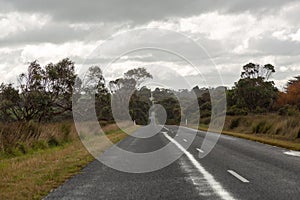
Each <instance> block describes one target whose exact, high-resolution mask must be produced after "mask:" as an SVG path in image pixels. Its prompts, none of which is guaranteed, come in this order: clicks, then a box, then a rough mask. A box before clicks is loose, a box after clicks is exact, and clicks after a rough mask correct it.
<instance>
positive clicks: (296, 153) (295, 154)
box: [283, 151, 300, 157]
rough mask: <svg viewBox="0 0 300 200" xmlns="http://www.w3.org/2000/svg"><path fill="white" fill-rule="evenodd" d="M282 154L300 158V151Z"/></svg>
mask: <svg viewBox="0 0 300 200" xmlns="http://www.w3.org/2000/svg"><path fill="white" fill-rule="evenodd" d="M283 153H284V154H286V155H290V156H297V157H300V151H285V152H283Z"/></svg>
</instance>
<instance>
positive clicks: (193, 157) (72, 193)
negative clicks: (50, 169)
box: [46, 126, 300, 200]
mask: <svg viewBox="0 0 300 200" xmlns="http://www.w3.org/2000/svg"><path fill="white" fill-rule="evenodd" d="M177 129H178V127H176V126H166V127H164V128H163V129H162V130H161V131H160V132H159V133H157V134H156V135H154V136H153V137H150V138H142V137H141V138H137V137H133V136H128V137H127V138H125V139H124V140H122V141H121V142H119V143H118V144H117V145H118V147H120V148H122V149H125V150H127V151H131V152H135V153H146V152H151V151H155V150H159V149H161V148H162V147H164V146H165V145H167V144H171V146H172V148H170V149H169V151H168V152H167V153H165V154H162V155H160V157H161V158H162V159H165V160H168V159H170V158H172V157H174V156H175V154H178V153H182V156H181V157H180V158H179V159H177V160H176V161H175V162H173V163H172V164H170V165H169V166H167V167H164V168H162V169H160V170H157V171H153V172H148V173H127V172H120V171H117V170H115V169H112V168H110V167H107V166H106V165H104V164H102V163H101V162H99V161H97V160H96V161H94V162H92V163H90V164H89V165H87V166H86V167H85V168H84V169H83V170H82V173H80V174H78V175H76V176H74V177H73V178H71V179H70V180H68V181H67V182H66V183H65V184H63V185H62V186H60V187H59V188H57V189H56V190H54V191H53V192H51V193H50V194H49V195H48V196H47V197H46V199H72V200H73V199H137V200H142V199H180V200H183V199H189V200H190V199H241V200H242V199H271V200H275V199H283V200H285V199H289V200H290V199H295V200H296V199H297V200H298V199H299V198H300V157H299V156H300V155H299V152H293V151H289V150H286V149H282V148H278V147H273V146H270V145H266V144H261V143H257V142H253V141H248V140H245V139H240V138H235V137H231V136H226V135H221V137H220V139H219V141H218V143H217V144H216V146H215V147H214V148H213V150H212V151H211V152H210V153H209V154H208V155H207V156H206V157H204V158H199V154H200V155H201V153H204V151H203V150H202V149H201V144H202V142H203V140H204V137H205V135H206V134H215V133H206V132H202V131H196V130H193V129H189V128H184V132H181V133H180V134H178V135H176V130H177ZM135 135H136V136H138V135H142V136H143V135H147V131H145V129H140V130H138V131H137V132H136V133H135ZM193 137H195V138H194V140H192V139H193ZM191 140H192V141H191ZM190 142H191V145H190V146H189V148H188V149H185V148H184V147H185V146H186V144H188V143H190ZM102 156H103V158H104V159H106V160H109V161H111V162H114V161H116V162H117V161H118V160H120V159H121V157H119V158H118V155H115V154H114V153H111V150H110V149H108V150H107V151H106V152H105V153H104V154H103V155H102ZM122 162H123V161H122ZM143 164H144V165H145V167H147V166H150V165H153V163H147V162H145V163H143ZM154 164H155V163H154ZM157 164H158V163H157Z"/></svg>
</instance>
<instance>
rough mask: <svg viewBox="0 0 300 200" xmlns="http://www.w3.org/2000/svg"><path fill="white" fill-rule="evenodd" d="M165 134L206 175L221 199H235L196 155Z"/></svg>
mask: <svg viewBox="0 0 300 200" xmlns="http://www.w3.org/2000/svg"><path fill="white" fill-rule="evenodd" d="M163 134H164V136H165V137H166V138H167V139H168V140H170V141H171V142H172V143H174V144H175V145H176V146H177V147H178V149H180V150H181V151H182V152H183V153H184V154H185V155H186V156H187V157H188V159H189V160H190V161H191V163H192V164H193V165H194V166H195V167H196V168H197V169H198V171H199V172H200V173H201V174H202V175H203V176H204V178H205V179H206V180H207V182H208V184H209V185H210V186H211V187H212V189H213V190H214V191H215V192H216V193H217V195H219V197H221V199H224V200H227V199H228V200H229V199H230V200H233V199H234V198H233V196H231V194H229V192H227V191H226V190H225V189H224V188H223V187H222V185H221V184H220V183H219V182H217V181H216V180H215V178H214V177H213V176H212V175H211V174H210V173H209V172H208V171H206V169H205V168H204V167H203V166H202V165H201V164H200V163H199V162H198V161H197V160H196V159H195V157H194V156H193V155H192V154H191V153H189V152H188V151H187V150H186V149H185V148H184V147H182V146H181V145H180V144H179V143H178V142H177V141H176V140H174V139H173V138H172V137H170V136H169V135H168V134H167V133H165V132H163Z"/></svg>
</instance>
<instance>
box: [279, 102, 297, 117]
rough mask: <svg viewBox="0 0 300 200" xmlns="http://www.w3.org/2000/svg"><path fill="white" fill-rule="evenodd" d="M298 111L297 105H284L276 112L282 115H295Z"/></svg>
mask: <svg viewBox="0 0 300 200" xmlns="http://www.w3.org/2000/svg"><path fill="white" fill-rule="evenodd" d="M298 113H299V111H298V109H297V106H291V105H285V106H283V107H282V108H280V109H279V110H278V114H279V115H282V116H295V115H297V114H298Z"/></svg>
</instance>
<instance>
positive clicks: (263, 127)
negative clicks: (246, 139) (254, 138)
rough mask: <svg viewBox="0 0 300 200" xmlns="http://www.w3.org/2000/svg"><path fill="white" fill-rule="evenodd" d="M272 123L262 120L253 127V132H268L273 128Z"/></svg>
mask: <svg viewBox="0 0 300 200" xmlns="http://www.w3.org/2000/svg"><path fill="white" fill-rule="evenodd" d="M271 128H272V124H268V123H267V122H266V121H261V122H259V123H258V124H257V125H254V126H253V127H252V131H253V133H267V132H268V131H269V130H271Z"/></svg>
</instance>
